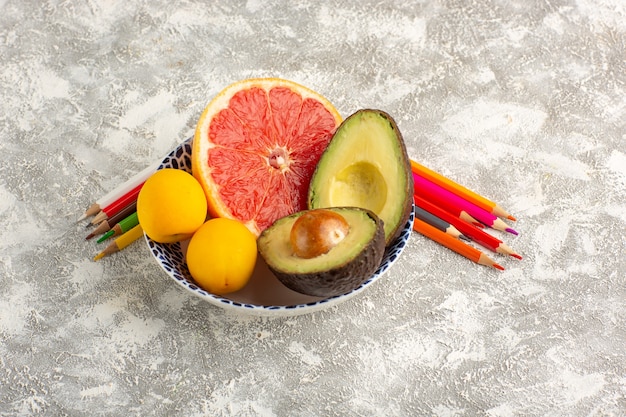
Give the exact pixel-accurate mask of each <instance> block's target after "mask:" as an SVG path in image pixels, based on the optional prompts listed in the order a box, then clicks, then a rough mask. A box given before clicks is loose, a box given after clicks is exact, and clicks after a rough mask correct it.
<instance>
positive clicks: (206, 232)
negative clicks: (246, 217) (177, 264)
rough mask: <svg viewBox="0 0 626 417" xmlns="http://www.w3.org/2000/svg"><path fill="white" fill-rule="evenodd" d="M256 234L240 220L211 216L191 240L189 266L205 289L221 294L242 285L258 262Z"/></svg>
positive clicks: (248, 278) (188, 250)
mask: <svg viewBox="0 0 626 417" xmlns="http://www.w3.org/2000/svg"><path fill="white" fill-rule="evenodd" d="M256 258H257V247H256V237H255V236H254V235H253V234H252V232H250V230H248V228H247V227H246V226H244V224H243V223H241V222H239V221H238V220H233V219H226V218H219V217H218V218H214V219H210V220H207V221H206V222H205V223H204V224H203V225H202V226H201V227H200V228H199V229H198V230H197V231H196V233H194V235H193V237H192V238H191V240H190V241H189V246H188V247H187V267H189V272H190V273H191V276H192V277H193V279H194V280H195V281H196V282H197V283H198V285H200V286H201V287H202V288H204V289H205V290H207V291H209V292H211V293H213V294H217V295H221V294H227V293H230V292H234V291H238V290H240V289H242V288H243V287H244V286H245V285H246V284H247V283H248V281H249V280H250V277H251V276H252V272H253V271H254V265H255V264H256Z"/></svg>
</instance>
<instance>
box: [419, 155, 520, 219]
mask: <svg viewBox="0 0 626 417" xmlns="http://www.w3.org/2000/svg"><path fill="white" fill-rule="evenodd" d="M411 170H412V171H413V172H414V173H415V174H417V175H419V176H421V177H423V178H426V179H427V180H428V181H430V182H432V183H435V184H437V185H438V186H440V187H442V188H445V189H446V190H448V191H450V192H451V193H454V194H456V195H458V196H459V197H461V198H463V199H465V200H467V201H469V202H470V203H472V204H475V205H476V206H478V207H480V208H482V209H484V210H487V211H488V212H489V213H491V214H493V215H495V216H498V217H502V218H507V219H509V220H513V221H515V217H513V216H512V215H511V214H509V213H508V212H507V211H506V210H504V209H503V208H502V207H500V206H499V205H498V204H496V203H494V202H493V201H491V200H489V199H487V198H485V197H483V196H481V195H479V194H476V193H475V192H473V191H472V190H469V189H467V188H465V187H463V186H462V185H460V184H457V183H456V182H454V181H452V180H451V179H449V178H446V177H444V176H443V175H441V174H439V173H437V172H435V171H433V170H431V169H429V168H426V167H425V166H423V165H421V164H419V163H417V162H415V161H413V160H411Z"/></svg>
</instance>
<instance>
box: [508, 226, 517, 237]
mask: <svg viewBox="0 0 626 417" xmlns="http://www.w3.org/2000/svg"><path fill="white" fill-rule="evenodd" d="M506 231H507V232H509V233H511V234H513V235H515V236H517V235H518V234H519V233H517V232H516V231H515V230H513V229H511V228H510V227H507V228H506Z"/></svg>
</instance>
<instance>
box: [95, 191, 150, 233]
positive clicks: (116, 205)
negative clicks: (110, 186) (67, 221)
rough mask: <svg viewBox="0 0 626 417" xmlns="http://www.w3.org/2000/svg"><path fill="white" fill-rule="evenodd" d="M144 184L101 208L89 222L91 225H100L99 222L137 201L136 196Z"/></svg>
mask: <svg viewBox="0 0 626 417" xmlns="http://www.w3.org/2000/svg"><path fill="white" fill-rule="evenodd" d="M144 183H145V181H144V182H142V183H140V184H139V185H137V186H136V187H135V188H133V189H131V190H130V191H128V192H127V193H126V194H124V195H122V196H121V197H120V198H118V199H117V200H115V201H114V202H113V203H111V204H109V205H108V206H106V207H105V208H103V209H102V211H101V212H100V213H98V214H97V215H96V217H94V218H93V219H92V220H91V224H96V223H100V222H101V221H103V220H106V219H108V218H109V217H111V216H114V215H115V214H117V213H119V212H120V211H121V210H123V209H124V207H127V206H128V205H130V204H132V203H133V202H135V201H137V196H138V195H139V191H140V190H141V187H143V184H144Z"/></svg>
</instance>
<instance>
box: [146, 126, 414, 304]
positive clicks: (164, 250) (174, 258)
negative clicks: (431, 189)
mask: <svg viewBox="0 0 626 417" xmlns="http://www.w3.org/2000/svg"><path fill="white" fill-rule="evenodd" d="M192 145H193V137H191V138H189V139H187V140H185V141H184V142H183V143H181V144H180V145H179V146H178V147H177V148H176V149H174V150H173V151H172V152H171V153H170V154H169V155H168V156H166V157H165V158H164V159H163V161H162V162H161V164H160V165H159V167H158V168H157V170H159V169H164V168H174V169H182V170H185V171H187V172H191V153H192V147H193V146H192ZM414 219H415V215H414V211H413V210H411V215H410V216H409V220H408V221H407V223H406V224H405V226H404V228H403V229H402V231H401V233H400V235H399V236H398V237H397V238H396V239H395V240H394V241H393V242H392V244H391V245H389V246H388V247H387V248H386V249H385V254H384V255H383V260H382V262H381V264H380V266H379V267H378V269H377V270H376V272H374V274H373V275H372V276H371V277H370V278H368V279H367V280H365V281H364V282H363V283H362V284H361V285H359V286H358V287H357V288H355V289H353V290H352V291H349V292H347V293H345V294H342V295H337V296H333V297H329V298H324V299H322V300H316V301H313V302H308V303H303V304H292V305H257V304H249V303H242V302H238V301H234V300H231V299H229V298H227V297H222V296H219V295H215V294H212V293H210V292H208V291H206V290H204V289H202V288H201V287H200V286H199V285H198V284H196V283H195V282H194V280H193V278H191V274H190V273H189V269H188V268H187V264H186V262H185V259H184V256H183V250H182V246H181V243H180V242H177V243H170V244H163V243H157V242H155V241H153V240H152V239H150V238H149V237H148V236H147V235H145V234H144V238H145V240H146V243H147V245H148V248H149V249H150V253H151V254H152V256H154V258H155V259H156V261H157V263H158V264H159V265H160V266H161V268H162V269H163V270H164V271H165V272H166V273H167V274H168V275H169V276H170V277H171V278H173V279H174V280H175V281H176V282H177V283H178V284H180V285H182V286H183V287H185V288H186V289H187V290H189V291H191V292H192V293H193V294H195V295H197V296H199V297H200V298H202V299H205V300H206V301H209V302H210V303H211V304H213V305H216V306H218V307H222V308H226V309H234V310H238V311H240V312H245V313H248V314H256V315H274V314H275V315H285V314H289V315H295V314H304V313H309V312H313V311H317V310H320V309H323V308H328V307H330V306H332V305H335V304H338V303H340V302H343V301H346V300H348V299H350V298H352V297H353V296H354V295H356V294H358V293H360V292H361V291H363V290H364V289H365V288H366V287H368V286H369V285H370V284H372V283H373V282H374V281H376V280H377V279H378V278H380V277H381V276H382V274H383V273H384V272H386V271H387V270H388V269H389V268H390V267H391V266H392V265H393V264H394V263H395V262H396V261H397V259H398V258H399V257H400V254H401V253H402V251H403V250H404V248H405V246H406V244H407V242H408V241H409V238H410V236H411V232H412V229H413V221H414Z"/></svg>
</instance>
